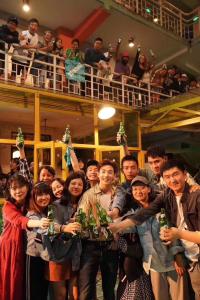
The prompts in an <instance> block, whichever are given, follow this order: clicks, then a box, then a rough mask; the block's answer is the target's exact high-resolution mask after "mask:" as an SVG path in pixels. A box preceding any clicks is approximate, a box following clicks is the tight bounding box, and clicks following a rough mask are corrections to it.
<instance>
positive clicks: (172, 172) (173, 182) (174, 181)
mask: <svg viewBox="0 0 200 300" xmlns="http://www.w3.org/2000/svg"><path fill="white" fill-rule="evenodd" d="M186 178H187V174H186V172H183V171H181V170H180V169H179V168H177V167H174V168H171V169H169V170H166V171H164V172H163V179H164V181H165V182H166V184H167V186H168V187H169V188H170V189H171V190H172V191H173V192H174V193H175V195H179V194H181V193H182V192H183V190H184V187H185V181H186Z"/></svg>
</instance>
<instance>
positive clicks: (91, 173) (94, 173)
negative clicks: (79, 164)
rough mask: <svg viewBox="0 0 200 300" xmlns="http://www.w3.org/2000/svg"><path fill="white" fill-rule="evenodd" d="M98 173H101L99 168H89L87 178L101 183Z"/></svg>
mask: <svg viewBox="0 0 200 300" xmlns="http://www.w3.org/2000/svg"><path fill="white" fill-rule="evenodd" d="M98 173H99V171H98V167H97V166H89V167H88V168H87V172H86V176H87V178H88V180H89V181H93V182H94V181H96V182H98V181H99V178H98Z"/></svg>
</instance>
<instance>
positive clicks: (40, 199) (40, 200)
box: [36, 194, 51, 209]
mask: <svg viewBox="0 0 200 300" xmlns="http://www.w3.org/2000/svg"><path fill="white" fill-rule="evenodd" d="M50 201H51V196H50V195H49V194H42V195H38V196H37V198H36V204H37V205H38V207H39V208H41V209H44V208H46V207H47V206H48V205H49V203H50Z"/></svg>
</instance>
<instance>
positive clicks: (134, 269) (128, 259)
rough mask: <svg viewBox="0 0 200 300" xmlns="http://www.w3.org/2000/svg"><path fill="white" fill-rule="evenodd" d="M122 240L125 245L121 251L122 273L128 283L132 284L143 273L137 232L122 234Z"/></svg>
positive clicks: (140, 247) (141, 252)
mask: <svg viewBox="0 0 200 300" xmlns="http://www.w3.org/2000/svg"><path fill="white" fill-rule="evenodd" d="M123 240H124V242H125V243H126V246H125V247H123V251H122V252H123V255H124V257H123V271H124V274H125V275H126V278H127V280H128V282H132V281H134V280H136V279H138V278H139V277H140V276H141V275H142V273H143V265H142V257H143V249H142V245H141V243H140V239H139V235H138V233H137V232H135V233H127V234H124V235H123Z"/></svg>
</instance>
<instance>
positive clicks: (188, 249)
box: [176, 196, 199, 262]
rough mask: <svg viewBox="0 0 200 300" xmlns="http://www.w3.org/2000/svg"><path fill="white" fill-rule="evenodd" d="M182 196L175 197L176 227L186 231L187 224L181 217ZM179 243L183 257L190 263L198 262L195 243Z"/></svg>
mask: <svg viewBox="0 0 200 300" xmlns="http://www.w3.org/2000/svg"><path fill="white" fill-rule="evenodd" d="M181 197H182V196H176V203H177V207H178V214H177V227H178V229H181V230H188V227H187V224H186V222H185V219H184V215H183V206H182V203H181ZM181 243H182V245H183V247H184V248H185V256H186V257H187V258H188V259H189V260H190V261H192V262H195V261H198V256H199V246H198V245H197V244H195V243H192V242H188V241H186V240H183V239H181Z"/></svg>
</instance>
